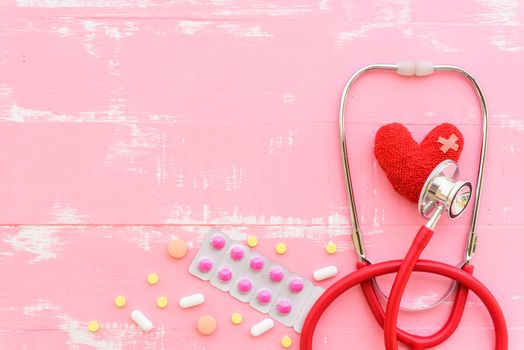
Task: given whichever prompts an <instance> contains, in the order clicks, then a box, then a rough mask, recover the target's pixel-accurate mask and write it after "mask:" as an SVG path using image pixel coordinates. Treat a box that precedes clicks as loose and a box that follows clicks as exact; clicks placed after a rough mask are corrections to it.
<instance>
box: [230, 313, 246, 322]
mask: <svg viewBox="0 0 524 350" xmlns="http://www.w3.org/2000/svg"><path fill="white" fill-rule="evenodd" d="M243 319H244V317H242V314H241V313H238V312H235V313H234V314H233V315H231V322H232V323H233V324H236V325H239V324H241V323H242V320H243Z"/></svg>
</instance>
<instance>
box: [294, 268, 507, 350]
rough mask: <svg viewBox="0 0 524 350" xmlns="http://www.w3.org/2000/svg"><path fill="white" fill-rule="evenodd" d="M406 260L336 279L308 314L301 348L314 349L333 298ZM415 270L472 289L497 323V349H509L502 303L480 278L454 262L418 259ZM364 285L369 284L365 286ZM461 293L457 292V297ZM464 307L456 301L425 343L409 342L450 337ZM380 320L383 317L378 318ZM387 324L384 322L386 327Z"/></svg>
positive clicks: (391, 269)
mask: <svg viewBox="0 0 524 350" xmlns="http://www.w3.org/2000/svg"><path fill="white" fill-rule="evenodd" d="M402 262H403V260H391V261H385V262H381V263H376V264H373V265H368V266H365V267H362V268H360V269H357V270H356V271H355V272H353V273H351V274H349V275H347V276H345V277H343V278H341V279H340V280H338V281H337V282H335V283H334V284H333V285H332V286H331V287H329V288H328V289H327V290H326V291H325V292H324V293H323V294H322V295H321V296H320V298H319V299H318V300H317V302H316V303H315V304H314V305H313V307H312V308H311V310H310V312H309V314H308V315H307V317H306V320H305V322H304V326H303V328H302V335H301V337H300V349H301V350H312V349H313V336H314V332H315V328H316V326H317V323H318V321H319V320H320V317H321V316H322V315H323V313H324V312H325V311H326V309H327V308H328V306H329V305H330V304H331V303H332V302H333V301H335V300H336V299H337V298H338V297H339V296H340V295H342V294H343V293H344V292H346V291H348V290H349V289H351V288H353V287H354V286H356V285H358V284H362V283H368V284H371V280H372V279H373V278H376V277H379V276H382V275H387V274H390V273H396V272H398V271H399V269H400V267H401V265H402ZM413 271H417V272H426V273H432V274H437V275H442V276H445V277H448V278H450V279H453V280H456V281H457V282H458V285H459V287H460V289H461V288H464V289H465V290H466V291H467V290H471V291H472V292H473V293H475V294H476V295H477V296H478V297H479V298H480V299H481V301H482V302H483V303H484V304H485V305H486V308H487V310H488V312H489V315H490V317H491V320H492V322H493V326H494V332H495V350H507V348H508V330H507V326H506V320H505V319H504V315H503V313H502V310H501V308H500V306H499V305H498V303H497V301H496V299H495V297H494V296H493V294H491V292H490V291H489V290H488V289H487V288H486V287H485V286H484V285H483V284H482V283H481V282H480V281H479V280H477V279H476V278H475V277H473V276H472V275H471V273H470V272H469V271H464V270H461V269H458V268H456V267H455V266H452V265H448V264H444V263H441V262H438V261H430V260H418V261H417V263H416V264H415V266H414V267H413ZM363 288H366V287H365V286H363ZM371 288H372V287H371ZM460 289H459V295H460V297H461V298H464V302H465V297H466V295H465V294H463V293H460ZM365 294H366V293H365ZM459 295H457V297H458V296H459ZM463 310H464V303H463V302H460V303H458V304H456V305H455V307H454V308H453V311H452V315H451V316H450V318H449V319H448V322H447V325H446V326H444V327H442V329H441V330H440V331H439V332H438V333H436V334H435V335H433V336H431V337H428V338H429V340H430V341H427V342H424V343H422V342H421V343H418V344H417V342H414V343H413V342H411V341H408V342H407V343H408V344H409V345H411V346H412V349H417V350H419V349H424V348H425V347H426V345H427V347H431V346H434V345H437V344H433V343H432V342H431V338H433V339H434V340H439V339H440V338H443V339H444V340H445V339H446V338H447V337H448V336H449V335H448V334H447V333H449V332H450V331H451V333H452V331H453V330H454V329H453V328H454V327H455V328H456V326H455V325H454V323H455V322H457V321H458V320H460V316H461V315H462V311H463ZM455 315H457V316H455ZM376 316H377V315H375V317H376ZM376 318H377V317H376ZM377 321H380V320H378V319H377ZM448 324H449V327H448ZM383 325H384V324H383V323H382V326H383ZM448 328H449V330H448ZM394 333H395V334H398V338H399V339H400V340H402V338H401V337H403V336H401V335H400V334H401V333H399V332H398V331H396V332H394ZM411 337H413V336H411ZM411 337H410V338H411ZM415 339H416V338H415ZM434 340H433V341H434ZM388 350H389V349H388Z"/></svg>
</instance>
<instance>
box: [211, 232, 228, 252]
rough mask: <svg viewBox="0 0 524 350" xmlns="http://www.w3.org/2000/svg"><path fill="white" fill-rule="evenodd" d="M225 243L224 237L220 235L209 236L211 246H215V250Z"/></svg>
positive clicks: (222, 246)
mask: <svg viewBox="0 0 524 350" xmlns="http://www.w3.org/2000/svg"><path fill="white" fill-rule="evenodd" d="M225 245H226V239H225V238H224V236H222V235H214V236H213V238H211V246H213V248H215V250H221V249H222V248H224V246H225Z"/></svg>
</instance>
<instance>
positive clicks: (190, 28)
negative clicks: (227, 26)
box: [176, 21, 211, 35]
mask: <svg viewBox="0 0 524 350" xmlns="http://www.w3.org/2000/svg"><path fill="white" fill-rule="evenodd" d="M209 24H211V22H207V21H180V22H178V23H177V25H176V31H177V32H178V33H181V34H185V35H194V34H195V33H198V32H200V31H201V30H202V29H204V28H205V27H206V26H208V25H209Z"/></svg>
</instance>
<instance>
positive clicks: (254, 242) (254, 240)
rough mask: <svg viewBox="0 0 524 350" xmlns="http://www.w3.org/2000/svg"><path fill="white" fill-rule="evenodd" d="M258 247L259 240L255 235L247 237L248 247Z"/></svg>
mask: <svg viewBox="0 0 524 350" xmlns="http://www.w3.org/2000/svg"><path fill="white" fill-rule="evenodd" d="M257 245H258V238H257V237H256V236H253V235H249V236H247V246H248V247H250V248H255V247H256V246H257Z"/></svg>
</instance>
